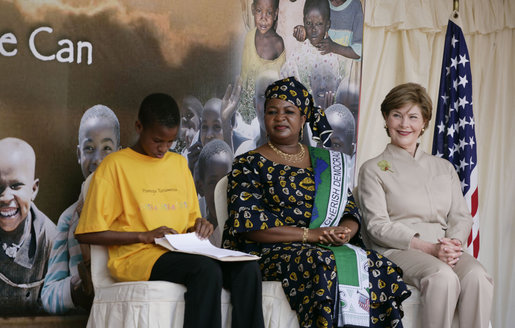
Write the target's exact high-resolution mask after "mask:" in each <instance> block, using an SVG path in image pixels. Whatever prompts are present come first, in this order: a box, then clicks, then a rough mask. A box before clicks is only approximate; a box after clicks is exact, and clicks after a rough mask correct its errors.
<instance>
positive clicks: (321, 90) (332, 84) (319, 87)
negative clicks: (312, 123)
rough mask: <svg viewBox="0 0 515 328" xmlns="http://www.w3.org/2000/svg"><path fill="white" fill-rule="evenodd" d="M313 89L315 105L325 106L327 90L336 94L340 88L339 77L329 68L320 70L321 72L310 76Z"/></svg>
mask: <svg viewBox="0 0 515 328" xmlns="http://www.w3.org/2000/svg"><path fill="white" fill-rule="evenodd" d="M310 84H311V89H312V90H313V101H314V102H315V106H319V107H323V106H324V104H325V95H326V93H327V92H332V93H333V95H334V94H336V90H337V89H338V85H339V79H338V77H337V76H336V75H335V74H334V73H332V72H330V70H329V69H322V70H320V74H316V75H313V77H312V78H310Z"/></svg>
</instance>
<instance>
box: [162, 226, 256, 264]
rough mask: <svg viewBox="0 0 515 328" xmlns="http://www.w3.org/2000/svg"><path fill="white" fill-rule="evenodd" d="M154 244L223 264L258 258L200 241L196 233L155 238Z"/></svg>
mask: <svg viewBox="0 0 515 328" xmlns="http://www.w3.org/2000/svg"><path fill="white" fill-rule="evenodd" d="M155 243H156V244H157V245H160V246H162V247H164V248H166V249H169V250H171V251H172V252H180V253H189V254H198V255H204V256H208V257H211V258H214V259H216V260H219V261H223V262H236V261H253V260H258V259H259V257H258V256H255V255H250V254H247V253H244V252H239V251H233V250H230V249H223V248H219V247H216V246H214V245H213V244H211V243H210V242H209V240H207V239H200V238H199V237H198V236H197V234H196V233H194V232H190V233H184V234H174V235H172V234H168V235H165V236H164V237H162V238H156V239H155Z"/></svg>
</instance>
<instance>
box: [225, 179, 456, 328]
mask: <svg viewBox="0 0 515 328" xmlns="http://www.w3.org/2000/svg"><path fill="white" fill-rule="evenodd" d="M215 206H216V217H217V220H218V226H219V227H220V229H219V233H220V234H221V233H222V231H223V226H224V224H225V221H226V220H227V217H228V213H227V176H225V177H223V178H222V179H221V180H220V181H218V184H217V185H216V187H215ZM220 239H221V238H220ZM408 288H409V289H410V291H411V293H412V294H411V296H410V297H409V298H408V299H407V300H405V301H404V302H403V303H402V304H403V308H404V318H403V319H402V324H403V326H404V327H405V328H418V327H421V326H422V325H421V317H420V307H421V304H420V292H419V291H418V289H417V288H415V287H413V286H410V285H408ZM263 316H264V317H265V326H266V327H273V328H275V327H278V328H282V327H288V328H294V327H295V328H296V327H299V323H298V321H297V315H296V313H295V312H294V311H293V310H292V309H291V308H290V305H289V303H288V301H287V299H286V296H285V295H284V291H283V289H282V286H281V283H280V282H279V281H264V282H263ZM452 328H459V321H458V316H457V314H455V315H454V318H453V322H452Z"/></svg>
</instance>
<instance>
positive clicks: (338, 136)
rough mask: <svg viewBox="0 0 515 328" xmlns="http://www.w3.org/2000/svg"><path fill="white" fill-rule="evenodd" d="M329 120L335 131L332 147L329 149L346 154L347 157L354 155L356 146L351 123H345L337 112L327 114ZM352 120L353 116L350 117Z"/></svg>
mask: <svg viewBox="0 0 515 328" xmlns="http://www.w3.org/2000/svg"><path fill="white" fill-rule="evenodd" d="M326 115H327V120H328V121H329V124H330V125H331V128H332V129H333V134H332V135H331V138H330V139H331V147H330V148H329V149H331V150H334V151H337V152H340V153H345V154H347V155H353V154H354V153H355V144H354V135H353V134H354V129H352V124H351V123H350V122H345V119H344V118H343V117H341V116H340V115H338V113H335V112H329V113H326ZM348 117H349V118H352V116H351V115H349V116H348Z"/></svg>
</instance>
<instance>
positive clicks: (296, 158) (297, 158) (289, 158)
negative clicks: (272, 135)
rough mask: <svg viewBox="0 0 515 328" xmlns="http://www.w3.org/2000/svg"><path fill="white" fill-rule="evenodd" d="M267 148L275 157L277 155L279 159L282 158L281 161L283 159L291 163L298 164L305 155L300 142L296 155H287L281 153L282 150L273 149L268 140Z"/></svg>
mask: <svg viewBox="0 0 515 328" xmlns="http://www.w3.org/2000/svg"><path fill="white" fill-rule="evenodd" d="M268 146H269V147H270V148H271V149H272V150H273V151H274V152H275V153H276V154H277V155H279V156H280V157H282V158H283V159H285V160H286V161H288V162H293V163H297V162H300V161H302V160H303V159H304V155H305V154H306V150H304V147H303V146H302V144H301V143H300V142H299V147H300V151H299V152H298V153H296V154H288V153H285V152H283V151H282V150H279V149H277V147H275V146H274V145H273V144H272V143H271V142H270V140H269V141H268Z"/></svg>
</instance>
